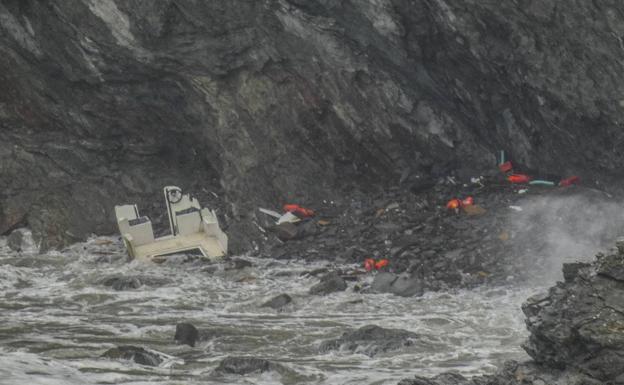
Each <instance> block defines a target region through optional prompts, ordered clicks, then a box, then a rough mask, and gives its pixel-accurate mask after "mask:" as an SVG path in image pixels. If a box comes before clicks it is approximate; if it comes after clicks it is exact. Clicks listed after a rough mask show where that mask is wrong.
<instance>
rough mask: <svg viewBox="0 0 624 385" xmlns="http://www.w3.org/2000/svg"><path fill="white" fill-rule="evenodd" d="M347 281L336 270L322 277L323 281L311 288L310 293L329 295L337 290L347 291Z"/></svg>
mask: <svg viewBox="0 0 624 385" xmlns="http://www.w3.org/2000/svg"><path fill="white" fill-rule="evenodd" d="M346 289H347V282H346V281H345V280H344V279H343V278H342V277H341V276H340V275H339V274H338V273H337V272H335V271H332V272H330V273H327V274H325V275H324V276H322V277H321V282H319V283H317V284H316V285H314V286H312V287H311V288H310V294H314V295H327V294H330V293H334V292H337V291H345V290H346Z"/></svg>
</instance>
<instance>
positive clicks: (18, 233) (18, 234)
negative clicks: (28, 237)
mask: <svg viewBox="0 0 624 385" xmlns="http://www.w3.org/2000/svg"><path fill="white" fill-rule="evenodd" d="M23 242H24V234H23V233H22V230H19V229H18V230H13V232H12V233H11V234H10V235H9V237H8V238H7V246H9V249H11V250H13V251H17V252H20V251H22V247H23Z"/></svg>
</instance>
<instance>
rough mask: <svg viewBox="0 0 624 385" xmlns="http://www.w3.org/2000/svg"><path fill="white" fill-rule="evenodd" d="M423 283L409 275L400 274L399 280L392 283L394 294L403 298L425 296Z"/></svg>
mask: <svg viewBox="0 0 624 385" xmlns="http://www.w3.org/2000/svg"><path fill="white" fill-rule="evenodd" d="M423 290H424V289H423V283H422V282H421V281H420V280H419V279H418V278H415V277H412V276H411V275H410V274H408V273H403V274H400V275H399V276H398V277H397V279H396V280H395V281H394V282H392V293H394V294H396V295H399V296H401V297H411V296H414V295H422V294H423Z"/></svg>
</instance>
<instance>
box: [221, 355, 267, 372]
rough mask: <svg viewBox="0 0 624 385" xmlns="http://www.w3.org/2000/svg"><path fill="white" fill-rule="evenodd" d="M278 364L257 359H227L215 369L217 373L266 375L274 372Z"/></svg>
mask: <svg viewBox="0 0 624 385" xmlns="http://www.w3.org/2000/svg"><path fill="white" fill-rule="evenodd" d="M275 368H276V364H274V363H272V362H270V361H268V360H265V359H262V358H255V357H226V358H225V359H223V360H222V361H221V362H220V363H219V366H217V368H216V369H215V371H216V372H220V373H227V374H238V375H246V374H251V373H264V372H268V371H270V370H274V369H275Z"/></svg>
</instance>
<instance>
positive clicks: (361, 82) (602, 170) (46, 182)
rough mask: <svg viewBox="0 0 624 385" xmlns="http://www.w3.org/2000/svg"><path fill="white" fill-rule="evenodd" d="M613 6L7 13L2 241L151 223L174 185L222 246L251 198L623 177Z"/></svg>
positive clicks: (1, 23)
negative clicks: (499, 159)
mask: <svg viewBox="0 0 624 385" xmlns="http://www.w3.org/2000/svg"><path fill="white" fill-rule="evenodd" d="M623 11H624V5H622V4H621V3H620V2H617V1H614V0H607V1H602V2H588V1H582V0H571V1H568V2H567V3H565V4H563V3H561V2H560V1H557V0H539V1H537V0H522V1H507V2H500V1H489V0H488V1H482V0H478V1H477V0H367V1H359V0H351V1H338V0H305V1H303V0H266V1H257V0H231V1H220V2H198V1H191V0H160V1H153V2H145V1H139V0H128V1H119V0H98V1H95V0H77V1H74V2H41V1H35V0H7V1H3V2H2V4H0V85H1V86H2V90H3V92H2V94H1V95H0V185H2V186H3V187H2V189H0V233H1V234H4V233H9V232H10V231H11V230H13V229H15V228H18V227H23V226H28V227H30V228H31V229H32V230H33V234H34V237H35V239H36V241H37V244H39V245H40V246H41V248H42V249H47V248H53V247H62V246H64V245H67V244H69V243H72V242H75V241H77V240H80V239H84V238H85V237H86V236H88V235H89V234H91V233H98V234H107V233H113V232H114V231H115V227H114V220H113V219H114V218H113V210H112V206H113V205H114V204H118V203H129V202H137V203H138V204H139V205H140V207H141V208H142V210H143V212H144V213H145V214H148V215H150V216H151V217H152V218H153V219H154V220H155V221H156V222H158V215H160V214H161V212H162V208H161V207H160V201H161V199H160V196H161V194H160V189H161V187H162V186H164V185H166V184H178V185H180V186H182V187H184V188H185V189H186V190H188V191H192V192H194V193H195V194H196V195H198V197H199V198H200V200H201V201H202V203H204V204H205V205H208V206H212V207H216V208H218V211H219V215H220V216H221V219H222V221H223V225H224V227H226V228H227V231H228V234H229V235H230V239H231V240H232V244H231V250H232V251H233V252H234V253H237V252H240V251H243V250H248V249H249V248H250V247H252V246H253V244H254V242H256V241H257V240H258V239H259V238H260V237H261V232H260V230H259V229H258V228H257V226H255V225H254V224H253V223H254V221H255V220H256V219H257V218H256V216H257V211H256V209H257V207H259V206H260V207H262V206H273V207H275V206H279V205H281V204H282V203H286V202H293V201H296V202H298V203H302V204H305V203H306V202H308V201H310V200H311V201H322V200H332V199H334V198H336V197H340V196H345V195H348V194H349V193H350V192H351V191H353V190H354V189H356V190H363V191H370V190H379V189H381V188H383V187H385V186H387V185H388V184H392V183H395V182H396V181H398V180H399V178H400V177H401V176H402V175H403V176H410V175H412V176H414V175H416V176H434V177H437V176H440V175H450V174H455V175H456V176H458V177H460V178H464V179H465V178H467V177H469V176H472V175H471V174H472V172H473V171H474V170H480V169H483V168H484V167H486V166H490V165H492V164H493V163H494V155H493V154H494V153H495V151H497V150H500V149H504V150H506V151H507V153H508V154H509V155H510V157H512V158H513V159H514V160H515V161H516V162H517V163H518V164H522V165H523V166H524V167H526V168H527V169H529V170H532V171H533V172H534V173H537V174H555V175H563V174H568V173H572V172H574V173H575V174H580V175H581V177H583V178H585V177H587V180H588V181H589V180H591V181H593V180H596V179H598V180H603V179H608V178H613V177H617V176H619V175H620V174H621V167H620V165H621V164H622V154H624V152H623V151H621V147H622V143H623V142H622V122H623V121H624V119H623V118H624V116H623V115H624V108H623V106H624V97H623V96H622V95H624V83H622V82H621V81H619V80H620V78H621V64H620V63H621V62H622V60H623V59H624V48H623V47H624V45H623V43H622V36H623V35H624V29H623V27H622V25H624V23H623V20H622V19H623V18H624V16H623V15H624V12H623Z"/></svg>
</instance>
